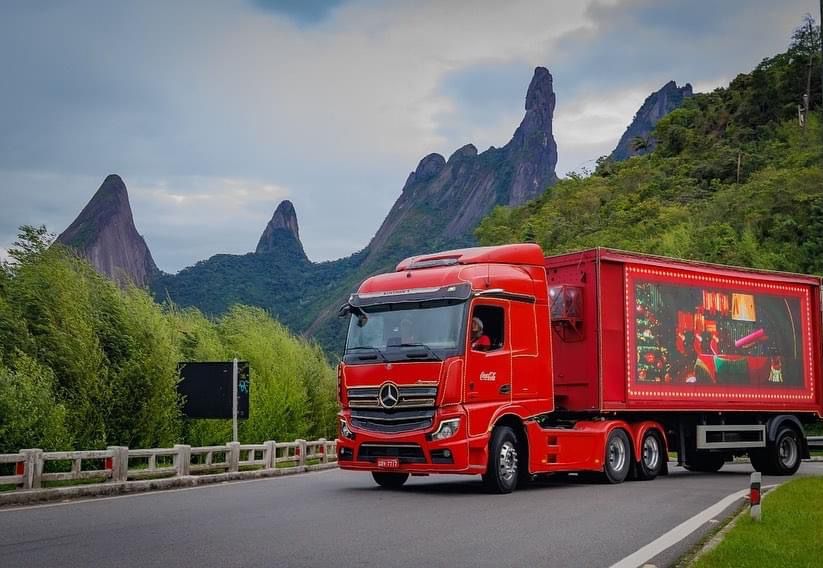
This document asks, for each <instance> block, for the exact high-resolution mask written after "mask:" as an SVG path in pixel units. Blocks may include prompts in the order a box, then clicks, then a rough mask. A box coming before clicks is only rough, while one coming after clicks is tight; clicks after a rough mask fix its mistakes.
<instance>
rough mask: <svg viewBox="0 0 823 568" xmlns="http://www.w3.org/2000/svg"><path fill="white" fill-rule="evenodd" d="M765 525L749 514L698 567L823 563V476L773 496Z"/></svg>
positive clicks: (795, 567)
mask: <svg viewBox="0 0 823 568" xmlns="http://www.w3.org/2000/svg"><path fill="white" fill-rule="evenodd" d="M761 507H762V514H763V519H762V521H761V522H759V523H755V522H754V521H752V519H751V517H750V516H748V515H744V516H742V517H741V518H740V520H739V521H738V523H737V524H736V525H735V526H734V528H732V529H731V530H730V531H729V533H728V534H727V535H726V537H725V538H724V539H723V541H722V542H721V543H720V544H719V545H718V546H717V548H715V549H713V550H712V551H710V552H709V553H707V554H706V555H705V556H702V557H701V558H699V559H698V560H697V562H695V563H694V564H693V565H692V566H693V567H694V568H719V567H735V568H738V567H739V568H754V567H768V568H781V567H785V568H801V567H804V566H808V567H812V566H814V567H819V566H821V558H823V477H801V478H798V479H795V480H793V481H790V482H788V483H786V484H784V485H781V486H780V487H778V488H777V489H775V490H773V491H772V492H770V493H769V495H768V496H767V497H766V498H765V499H764V500H763V503H762V505H761Z"/></svg>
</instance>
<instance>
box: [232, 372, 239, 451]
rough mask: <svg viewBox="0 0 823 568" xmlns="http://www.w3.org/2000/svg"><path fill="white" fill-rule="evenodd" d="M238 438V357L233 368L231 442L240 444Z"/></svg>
mask: <svg viewBox="0 0 823 568" xmlns="http://www.w3.org/2000/svg"><path fill="white" fill-rule="evenodd" d="M237 438H238V437H237V357H235V358H234V361H232V367H231V441H232V442H238V441H239V440H238V439H237Z"/></svg>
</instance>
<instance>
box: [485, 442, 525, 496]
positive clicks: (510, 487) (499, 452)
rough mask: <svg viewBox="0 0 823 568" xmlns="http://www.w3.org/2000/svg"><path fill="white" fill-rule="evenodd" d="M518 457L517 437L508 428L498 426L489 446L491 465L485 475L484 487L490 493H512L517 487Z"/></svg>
mask: <svg viewBox="0 0 823 568" xmlns="http://www.w3.org/2000/svg"><path fill="white" fill-rule="evenodd" d="M519 465H520V464H519V462H518V457H517V436H515V434H514V431H513V430H512V429H511V428H509V427H508V426H498V427H497V428H495V429H494V431H493V432H492V439H491V443H490V444H489V465H488V467H487V468H486V473H484V474H483V485H485V487H486V490H487V491H489V492H490V493H511V492H512V491H514V489H515V487H517V480H518V476H519V474H520V472H519V471H518V467H519Z"/></svg>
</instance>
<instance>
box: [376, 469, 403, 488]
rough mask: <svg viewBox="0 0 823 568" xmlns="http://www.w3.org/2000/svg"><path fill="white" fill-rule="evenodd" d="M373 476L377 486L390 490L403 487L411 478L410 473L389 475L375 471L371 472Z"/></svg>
mask: <svg viewBox="0 0 823 568" xmlns="http://www.w3.org/2000/svg"><path fill="white" fill-rule="evenodd" d="M371 476H372V477H373V478H374V481H375V483H377V485H379V486H380V487H387V488H389V489H397V488H398V487H402V486H403V484H404V483H406V480H407V479H408V478H409V474H408V473H389V472H386V471H373V472H371Z"/></svg>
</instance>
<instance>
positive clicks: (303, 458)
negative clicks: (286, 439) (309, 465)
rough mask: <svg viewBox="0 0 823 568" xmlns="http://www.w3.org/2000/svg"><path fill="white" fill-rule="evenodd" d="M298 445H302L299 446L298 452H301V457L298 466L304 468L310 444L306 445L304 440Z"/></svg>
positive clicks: (298, 441) (298, 459)
mask: <svg viewBox="0 0 823 568" xmlns="http://www.w3.org/2000/svg"><path fill="white" fill-rule="evenodd" d="M297 443H298V444H300V445H299V446H297V451H298V452H300V455H299V456H298V457H297V465H298V466H300V467H303V466H305V465H306V451H307V449H308V444H306V440H303V439H300V440H297Z"/></svg>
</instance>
